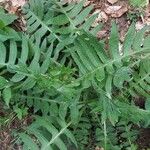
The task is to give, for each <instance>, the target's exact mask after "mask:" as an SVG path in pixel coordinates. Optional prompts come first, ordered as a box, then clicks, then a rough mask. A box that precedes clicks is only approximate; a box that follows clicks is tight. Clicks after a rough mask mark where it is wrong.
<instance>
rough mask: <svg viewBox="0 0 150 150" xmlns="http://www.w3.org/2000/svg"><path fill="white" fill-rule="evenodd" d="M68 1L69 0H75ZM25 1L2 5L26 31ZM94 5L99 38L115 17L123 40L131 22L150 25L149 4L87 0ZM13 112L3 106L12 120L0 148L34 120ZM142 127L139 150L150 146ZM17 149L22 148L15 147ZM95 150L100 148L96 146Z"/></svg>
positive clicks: (6, 0)
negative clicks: (23, 7)
mask: <svg viewBox="0 0 150 150" xmlns="http://www.w3.org/2000/svg"><path fill="white" fill-rule="evenodd" d="M65 1H67V2H68V1H69V2H70V1H72V0H65ZM73 1H75V0H73ZM76 1H77V0H76ZM78 1H79V0H78ZM25 3H26V0H0V5H1V6H2V7H4V8H5V9H6V11H8V13H13V14H17V15H18V16H19V20H18V21H17V22H15V24H14V26H15V28H17V29H19V30H25V21H24V19H23V16H22V14H21V7H22V6H23V5H24V4H25ZM92 4H93V5H94V10H93V13H99V15H98V18H97V19H96V21H95V23H94V24H93V26H95V25H96V24H99V23H103V24H104V26H103V28H102V30H101V31H99V32H98V33H97V37H98V38H99V39H104V38H105V39H109V33H110V29H111V22H112V20H115V21H116V23H117V24H118V26H119V33H120V41H121V42H122V41H123V40H124V37H125V34H126V32H127V30H128V27H129V26H130V24H131V23H132V22H135V24H136V29H137V30H139V29H142V28H143V26H144V25H150V5H148V6H147V7H145V8H133V7H132V6H130V5H129V3H128V1H127V0H88V1H87V2H86V4H85V7H86V6H87V5H92ZM141 101H142V100H141ZM137 105H139V107H142V105H143V104H142V102H140V103H138V104H137ZM10 113H11V112H3V110H2V107H1V106H0V119H1V117H5V116H7V115H9V116H10V120H11V121H10V122H9V124H8V125H7V127H3V128H2V130H1V131H0V150H11V149H13V148H11V147H10V145H11V143H13V140H14V139H12V137H11V134H10V133H11V131H13V130H14V129H19V128H21V127H22V126H26V125H27V124H29V123H30V122H31V121H32V118H30V117H26V118H25V119H24V120H22V121H20V120H18V119H16V118H11V115H10ZM0 121H1V120H0ZM6 121H7V120H6ZM0 125H1V124H0ZM0 127H1V126H0ZM139 130H140V136H139V138H138V140H137V144H138V145H139V150H143V149H147V148H149V147H150V128H147V129H139ZM16 149H21V148H20V147H16ZM96 150H101V149H100V148H96Z"/></svg>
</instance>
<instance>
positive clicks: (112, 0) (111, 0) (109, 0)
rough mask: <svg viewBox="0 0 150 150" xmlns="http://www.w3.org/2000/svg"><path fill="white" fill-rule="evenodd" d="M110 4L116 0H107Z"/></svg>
mask: <svg viewBox="0 0 150 150" xmlns="http://www.w3.org/2000/svg"><path fill="white" fill-rule="evenodd" d="M107 1H108V2H109V3H110V4H115V3H116V2H118V0H107Z"/></svg>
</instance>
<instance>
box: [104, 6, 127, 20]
mask: <svg viewBox="0 0 150 150" xmlns="http://www.w3.org/2000/svg"><path fill="white" fill-rule="evenodd" d="M127 11H128V8H127V7H126V6H107V7H106V9H105V12H106V14H108V15H111V17H114V18H119V17H121V16H122V15H123V14H124V13H126V12H127Z"/></svg>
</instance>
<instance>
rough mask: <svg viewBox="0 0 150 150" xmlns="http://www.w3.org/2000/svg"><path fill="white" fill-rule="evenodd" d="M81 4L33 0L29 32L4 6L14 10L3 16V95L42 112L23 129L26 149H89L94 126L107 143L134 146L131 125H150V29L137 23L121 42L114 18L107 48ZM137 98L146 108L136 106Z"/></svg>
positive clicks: (114, 146) (26, 9)
mask: <svg viewBox="0 0 150 150" xmlns="http://www.w3.org/2000/svg"><path fill="white" fill-rule="evenodd" d="M83 5H84V1H82V2H80V3H71V4H64V3H63V2H61V1H55V0H52V1H50V0H41V1H38V3H37V1H36V0H30V1H29V3H28V4H27V5H26V6H25V7H24V9H23V14H24V16H25V18H26V21H27V31H26V32H25V33H19V32H16V31H14V30H13V29H12V28H10V27H8V25H9V24H11V23H12V22H13V21H14V20H15V19H16V17H15V16H12V15H10V16H9V15H6V14H5V12H4V11H3V10H0V14H4V15H5V16H7V17H8V16H9V17H8V18H7V17H5V18H2V19H1V20H0V21H1V22H2V23H0V46H1V49H0V90H1V92H2V95H1V96H2V99H3V100H4V101H5V103H6V105H7V107H8V106H9V107H10V109H13V108H14V111H15V112H17V111H18V108H23V107H24V106H25V108H26V109H25V110H27V109H30V110H31V113H32V114H34V116H35V115H36V116H37V117H35V121H33V123H32V124H31V125H29V126H28V127H27V128H23V129H22V130H20V131H18V132H19V133H18V134H17V138H18V141H19V143H20V144H21V145H22V147H23V149H25V150H28V149H35V150H36V149H42V150H46V149H51V150H53V149H60V150H67V149H85V147H87V146H88V142H89V141H90V140H91V139H90V138H91V132H92V133H94V134H93V135H94V140H95V141H96V143H94V144H95V145H99V146H100V147H104V148H105V149H108V150H109V149H110V150H111V149H124V148H125V149H127V148H131V149H132V148H134V149H136V146H135V145H134V141H135V138H136V132H134V131H133V129H132V125H134V124H137V125H139V126H140V125H141V126H142V125H147V126H149V121H148V118H149V115H150V111H149V109H148V108H149V106H148V99H149V89H150V88H149V55H150V54H149V52H150V44H149V41H150V36H149V27H148V26H147V27H144V28H143V29H142V30H140V31H138V32H137V31H136V30H135V26H134V24H132V25H131V27H130V28H129V31H128V32H127V35H126V38H125V41H124V42H123V43H120V41H119V36H118V29H117V25H116V24H115V23H114V22H113V23H112V29H111V34H110V39H109V45H108V47H109V48H108V49H105V42H103V41H98V40H97V38H96V37H95V35H96V33H97V31H98V30H99V29H100V27H101V25H99V26H97V27H92V23H93V22H94V20H95V19H96V16H97V15H91V12H92V6H88V7H85V8H84V6H83ZM89 16H90V17H89ZM10 18H11V19H10ZM8 19H9V20H8ZM1 24H2V25H1ZM120 44H122V47H120V46H119V45H120ZM137 96H143V97H144V98H146V99H147V102H146V105H145V106H146V109H141V108H139V107H137V106H135V104H134V103H133V99H134V98H135V97H137ZM15 106H17V108H16V107H15ZM95 114H96V116H98V117H97V119H96V120H95V121H93V116H95ZM120 120H123V121H124V122H123V123H122V122H121V121H120ZM94 127H96V130H95V129H94V131H93V128H94ZM112 135H113V136H114V138H112V137H113V136H112ZM119 138H120V139H121V140H123V141H122V143H119V142H120V141H119ZM112 139H113V140H112Z"/></svg>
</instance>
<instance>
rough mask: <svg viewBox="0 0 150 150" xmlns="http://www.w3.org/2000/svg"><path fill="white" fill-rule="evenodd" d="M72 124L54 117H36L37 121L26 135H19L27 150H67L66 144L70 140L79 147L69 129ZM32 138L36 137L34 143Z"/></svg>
mask: <svg viewBox="0 0 150 150" xmlns="http://www.w3.org/2000/svg"><path fill="white" fill-rule="evenodd" d="M70 124H71V123H68V124H66V123H65V122H63V121H62V120H60V119H58V120H57V119H56V118H55V119H54V118H52V117H45V118H43V117H36V121H35V122H33V123H32V124H31V125H30V126H29V127H28V129H27V130H26V133H19V137H20V138H21V140H22V142H23V147H24V148H25V150H28V149H35V150H37V149H41V150H49V149H51V150H53V149H55V148H57V149H60V150H67V143H66V142H67V141H68V140H70V142H72V143H73V144H74V145H75V146H76V145H77V143H76V140H75V138H74V136H73V135H72V133H71V132H70V131H69V130H68V129H67V128H68V127H69V126H70ZM56 126H57V128H56ZM31 137H34V141H33V140H32V139H33V138H32V139H31Z"/></svg>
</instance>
